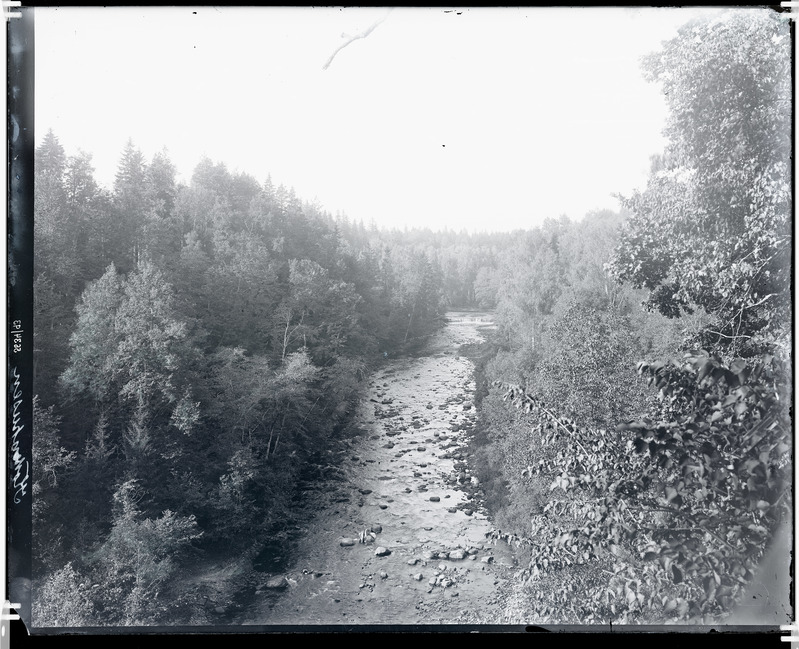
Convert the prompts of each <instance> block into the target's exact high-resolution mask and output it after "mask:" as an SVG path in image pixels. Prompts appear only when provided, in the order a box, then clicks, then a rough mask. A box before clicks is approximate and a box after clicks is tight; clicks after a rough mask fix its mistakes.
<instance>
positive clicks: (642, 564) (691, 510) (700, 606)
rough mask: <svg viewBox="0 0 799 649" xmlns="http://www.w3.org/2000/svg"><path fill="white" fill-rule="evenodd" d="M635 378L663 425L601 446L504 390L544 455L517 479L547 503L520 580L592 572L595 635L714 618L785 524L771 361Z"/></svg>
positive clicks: (780, 411) (781, 397)
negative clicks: (524, 479)
mask: <svg viewBox="0 0 799 649" xmlns="http://www.w3.org/2000/svg"><path fill="white" fill-rule="evenodd" d="M639 370H640V371H641V373H642V374H646V375H648V376H649V378H650V383H651V384H652V385H654V386H655V387H657V388H658V389H659V391H660V396H661V398H662V400H663V410H662V415H663V416H662V417H661V418H660V419H658V420H655V421H653V420H649V419H643V420H638V421H632V422H630V423H627V424H623V425H620V426H619V427H618V428H617V430H616V431H614V432H610V431H606V430H603V429H592V428H585V427H580V426H578V425H576V424H575V423H574V422H573V421H571V420H568V419H566V418H563V417H558V416H556V415H555V414H554V413H553V412H552V411H551V410H550V409H548V408H547V407H546V406H545V405H544V404H543V403H542V402H541V401H540V400H538V399H536V398H534V397H531V396H530V395H528V394H527V393H526V392H525V391H524V390H522V389H520V388H518V387H513V386H510V387H509V388H508V390H507V392H506V395H505V396H506V398H507V399H508V400H509V401H510V402H511V403H513V404H514V405H515V406H517V407H519V408H522V409H524V410H525V411H526V412H529V413H531V414H532V416H533V417H534V418H535V419H536V422H537V423H536V426H535V428H534V434H537V435H538V436H539V437H540V439H541V441H542V442H543V443H544V444H546V445H548V447H549V448H548V450H547V451H545V452H544V453H543V454H542V457H541V458H540V459H539V460H538V462H537V463H535V464H533V465H531V466H530V467H528V468H527V469H525V475H530V476H532V475H541V476H544V477H545V478H546V479H547V480H548V481H550V480H551V486H550V489H551V491H552V492H553V496H554V497H553V498H552V499H551V500H550V502H549V504H548V505H547V507H546V508H545V514H544V515H543V517H541V518H539V517H534V518H533V526H534V528H535V529H534V533H533V535H532V538H534V539H536V547H535V548H534V550H533V553H532V558H531V562H530V569H529V570H530V572H529V574H530V575H531V577H533V578H535V577H537V576H538V575H539V574H540V573H541V572H545V571H548V570H557V569H562V568H564V567H566V566H570V565H572V564H573V563H577V564H583V563H594V562H595V563H596V564H597V565H598V566H601V568H600V569H602V570H606V571H609V574H610V575H612V578H611V579H609V580H607V582H606V583H602V584H599V585H597V586H596V587H595V588H593V589H590V590H589V591H588V592H587V595H588V599H586V600H585V602H587V603H588V609H589V610H592V611H593V613H592V614H591V616H590V617H589V619H595V620H597V621H603V620H604V619H611V620H613V621H614V622H616V621H618V620H622V621H627V622H629V621H633V620H645V621H648V622H653V621H654V622H656V621H658V620H669V619H681V620H689V619H692V620H704V621H708V620H713V619H719V618H723V616H724V615H725V614H726V613H728V612H729V611H730V609H731V607H732V605H733V604H734V603H735V601H736V598H737V597H739V596H740V594H741V591H742V587H743V586H744V585H746V584H747V583H748V582H749V580H751V578H752V576H753V574H754V569H755V567H756V565H757V561H758V560H759V559H760V557H761V556H762V554H763V552H764V550H765V548H766V547H767V545H768V541H769V540H770V538H771V535H772V533H773V530H774V528H775V526H776V524H777V523H778V522H779V521H780V520H782V519H783V517H785V516H789V515H790V513H789V512H790V506H791V502H790V500H791V498H790V486H791V468H790V451H791V437H790V435H791V426H790V419H789V416H788V411H787V401H786V396H787V395H786V394H785V387H784V378H785V377H784V375H783V372H784V370H783V368H782V367H781V366H780V364H779V363H778V362H777V361H775V360H774V359H773V358H770V359H768V360H767V361H757V362H747V361H745V360H744V359H736V360H735V361H734V362H733V363H731V364H725V363H723V362H722V361H721V360H720V359H719V358H717V357H716V358H714V357H711V356H708V355H696V356H688V357H686V359H685V361H684V362H683V363H681V364H676V365H675V364H673V363H667V364H664V363H654V364H643V363H642V364H641V365H640V366H639ZM633 450H635V451H638V453H633ZM553 521H557V523H559V527H558V528H557V529H556V530H554V531H553V526H552V522H553ZM542 530H543V531H544V534H543V535H541V534H539V532H541V531H542ZM608 562H609V563H608ZM631 584H632V585H631ZM675 586H679V588H676V589H675V588H674V587H675ZM664 589H665V590H664ZM664 593H665V595H664Z"/></svg>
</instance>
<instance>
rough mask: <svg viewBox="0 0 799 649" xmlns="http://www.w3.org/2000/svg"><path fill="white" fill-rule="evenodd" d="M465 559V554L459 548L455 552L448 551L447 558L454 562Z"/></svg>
mask: <svg viewBox="0 0 799 649" xmlns="http://www.w3.org/2000/svg"><path fill="white" fill-rule="evenodd" d="M465 557H466V552H465V551H464V550H462V549H461V548H457V549H455V550H450V553H449V558H450V559H454V560H460V559H464V558H465Z"/></svg>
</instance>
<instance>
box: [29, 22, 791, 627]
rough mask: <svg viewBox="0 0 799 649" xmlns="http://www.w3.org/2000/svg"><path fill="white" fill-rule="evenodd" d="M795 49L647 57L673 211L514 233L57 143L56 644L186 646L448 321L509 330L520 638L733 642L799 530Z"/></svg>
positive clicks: (504, 516) (44, 415)
mask: <svg viewBox="0 0 799 649" xmlns="http://www.w3.org/2000/svg"><path fill="white" fill-rule="evenodd" d="M790 48H791V39H790V34H789V33H788V30H787V27H786V24H785V22H784V21H782V20H780V19H779V18H778V17H777V16H775V15H772V14H768V13H763V14H758V15H753V14H736V13H734V12H733V13H732V14H730V16H729V17H728V18H726V19H725V20H718V21H705V22H695V23H689V24H688V25H686V26H685V27H683V28H682V30H681V31H680V33H679V35H678V36H677V37H676V38H674V39H673V40H671V41H668V42H665V43H664V44H663V47H662V49H661V51H658V52H656V53H653V54H652V55H651V56H650V57H648V58H647V59H646V60H645V61H644V62H643V70H644V74H645V75H646V77H647V79H648V80H650V81H651V82H652V83H656V84H659V85H660V87H661V88H662V91H663V93H664V94H665V96H666V98H667V103H668V107H669V111H670V113H669V118H668V123H667V131H666V135H667V136H668V139H669V144H668V146H667V148H666V149H665V150H664V151H663V152H662V153H661V154H660V155H657V156H654V157H653V158H652V159H651V169H650V173H649V178H648V182H647V184H646V187H645V188H643V189H642V190H640V191H637V192H635V193H633V194H632V195H629V196H619V202H620V205H621V208H620V209H619V210H618V211H611V210H601V211H595V212H592V213H589V214H586V215H585V216H584V217H583V218H582V219H581V220H576V221H575V220H570V219H568V218H566V217H560V218H547V219H546V220H544V221H543V224H542V225H541V226H538V227H533V228H530V229H528V230H525V231H517V232H512V233H489V232H485V233H468V232H465V231H463V232H452V231H444V232H434V231H431V230H418V229H417V230H407V229H405V230H399V229H396V230H386V229H378V228H377V227H376V226H374V225H364V224H363V223H361V222H351V221H350V220H348V219H347V218H346V217H344V216H341V215H337V216H332V215H330V214H329V213H327V212H325V211H324V210H323V209H322V208H321V207H320V206H319V205H317V204H314V203H309V202H307V201H304V200H302V199H301V198H299V197H298V196H296V194H295V192H294V190H292V189H289V188H286V187H285V186H283V185H280V186H277V187H275V186H274V185H273V184H272V181H271V178H266V179H260V180H259V179H256V178H253V177H252V176H249V175H247V174H246V173H231V172H230V171H229V170H228V167H227V166H226V164H225V163H223V162H217V161H212V160H210V159H204V160H202V161H201V162H200V163H199V164H198V165H197V167H196V168H195V169H194V171H193V174H192V175H191V179H190V181H189V182H188V183H181V182H178V180H177V175H178V174H177V170H176V168H175V166H174V165H173V164H172V162H171V161H170V159H169V156H168V154H167V153H166V152H162V153H158V154H156V155H154V156H153V157H152V159H150V160H148V159H146V158H145V156H144V155H143V154H142V153H141V151H140V150H139V149H138V148H137V147H136V145H135V143H134V142H132V141H130V142H128V144H127V146H126V147H125V149H124V150H123V151H122V152H121V156H120V159H119V164H118V167H117V173H116V177H115V182H114V184H113V187H111V188H105V187H102V186H100V185H99V184H98V183H97V182H96V180H95V178H94V171H95V170H94V168H93V165H92V159H91V155H90V154H88V153H86V152H83V151H77V152H71V153H68V152H66V151H65V150H64V148H63V147H62V146H61V144H60V143H59V139H58V136H57V134H56V133H54V132H53V131H49V132H48V133H47V135H46V136H45V137H44V138H43V140H42V143H41V145H40V146H39V147H38V148H37V150H36V154H35V170H36V183H35V232H34V235H35V268H34V272H35V273H34V274H35V284H34V309H35V350H34V361H35V386H36V397H35V399H34V431H35V432H34V473H33V478H34V483H33V493H34V511H33V515H34V520H33V526H34V537H33V541H34V544H33V569H34V575H33V578H34V589H33V614H34V620H35V623H36V625H37V626H66V627H71V626H85V625H89V626H94V625H98V624H102V625H109V626H122V625H136V626H141V625H151V624H175V623H178V621H179V620H180V619H181V615H182V611H183V608H184V607H185V606H186V602H184V601H182V600H181V595H180V593H175V592H174V591H173V590H170V584H172V583H173V582H174V580H175V579H176V576H177V575H178V574H179V572H180V570H181V566H185V565H189V564H196V563H198V562H202V561H203V560H204V557H207V556H210V555H218V554H220V553H229V554H233V553H238V554H242V555H250V556H254V555H255V554H257V553H258V552H259V551H260V550H261V548H263V546H264V545H266V544H267V543H269V541H270V539H272V538H274V537H275V536H276V535H279V534H280V533H281V530H283V529H285V527H286V525H287V524H289V523H290V522H291V520H292V517H293V516H295V515H296V514H295V512H294V503H295V496H296V494H297V491H298V489H299V487H300V486H301V485H302V484H303V483H305V482H307V481H309V480H313V479H314V469H315V467H317V466H318V465H319V464H320V463H322V459H321V458H322V457H323V455H324V454H325V452H326V451H327V449H330V448H333V447H335V445H336V444H339V443H340V442H341V440H343V439H347V438H352V437H353V436H355V435H357V431H355V429H354V423H355V422H354V412H355V409H356V406H357V404H358V402H359V400H360V399H361V398H362V395H363V386H364V384H365V382H366V380H367V379H368V377H369V376H370V374H371V373H372V372H373V371H374V370H375V369H376V368H378V367H380V365H381V363H384V362H385V360H386V359H390V358H395V357H401V356H404V355H410V354H414V353H417V352H419V350H420V349H422V348H423V345H424V343H425V341H426V340H427V339H428V337H429V336H430V335H431V334H432V333H434V332H435V331H437V330H438V329H439V328H440V327H441V326H442V325H443V323H444V320H445V313H446V312H447V311H448V310H453V309H481V310H485V311H491V312H492V313H493V314H494V318H495V321H496V323H497V328H496V331H495V332H493V333H492V334H491V335H490V336H489V338H488V340H487V341H486V343H485V344H484V345H483V346H482V349H481V351H480V354H479V360H478V362H477V377H478V394H479V402H478V404H477V406H478V408H477V409H478V426H477V430H476V431H475V433H474V436H473V438H472V440H471V457H472V461H473V462H474V463H475V467H476V470H477V472H478V475H479V476H480V482H481V484H482V485H483V489H484V494H485V507H486V509H487V511H488V512H489V513H490V516H491V519H492V521H493V522H494V524H495V527H496V530H497V531H496V538H497V540H500V541H502V542H507V543H510V544H512V545H513V546H514V547H515V548H516V549H517V551H518V554H519V556H520V557H521V562H522V568H523V569H522V570H521V571H520V573H519V575H518V584H517V588H516V595H515V599H514V606H517V607H521V608H522V609H523V610H522V611H521V612H520V615H521V616H522V617H524V618H525V619H528V620H530V621H535V622H536V623H544V624H545V623H575V624H595V623H606V622H607V621H608V620H610V621H612V623H613V624H636V623H648V624H660V623H666V622H681V623H691V622H692V623H705V622H709V621H715V620H724V619H725V617H726V616H727V615H729V613H730V612H731V611H732V610H733V609H734V607H735V605H736V603H737V602H739V601H740V597H741V595H742V593H743V591H744V589H745V587H746V586H747V585H748V584H749V583H750V582H751V580H752V578H753V575H754V573H755V570H756V568H757V565H758V562H759V561H760V560H761V558H762V556H763V554H764V552H765V551H766V549H767V548H768V547H769V546H770V543H771V541H772V538H773V536H774V533H775V530H776V529H777V527H778V525H779V524H780V523H781V522H783V521H785V520H791V512H792V508H793V502H792V477H791V476H792V472H793V466H792V459H791V458H792V451H793V446H792V401H793V393H792V357H791V349H792V343H793V340H792V326H793V323H792V297H791V279H792V221H791V213H792V194H791V156H792V147H791V112H792V105H791V96H792V95H791V92H792V91H791V70H790V60H791V59H790ZM231 162H232V161H231ZM534 201H535V196H534V192H533V193H531V202H532V205H531V208H533V209H534ZM444 396H445V395H444ZM444 396H442V398H444ZM576 592H579V593H580V594H581V596H580V598H578V599H575V597H574V593H576Z"/></svg>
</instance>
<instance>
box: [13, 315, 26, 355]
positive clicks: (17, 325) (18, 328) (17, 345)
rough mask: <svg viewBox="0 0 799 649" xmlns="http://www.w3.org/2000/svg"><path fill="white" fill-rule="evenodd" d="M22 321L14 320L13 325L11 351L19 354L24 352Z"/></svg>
mask: <svg viewBox="0 0 799 649" xmlns="http://www.w3.org/2000/svg"><path fill="white" fill-rule="evenodd" d="M24 333H25V332H24V331H23V330H22V320H14V322H12V323H11V351H13V352H14V353H15V354H19V353H20V352H21V351H22V334H24Z"/></svg>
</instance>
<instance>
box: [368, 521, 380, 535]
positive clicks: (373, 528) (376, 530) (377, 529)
mask: <svg viewBox="0 0 799 649" xmlns="http://www.w3.org/2000/svg"><path fill="white" fill-rule="evenodd" d="M369 531H370V532H374V533H375V534H380V532H382V531H383V526H382V525H379V524H378V523H375V524H374V525H372V526H371V527H370V528H369Z"/></svg>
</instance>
